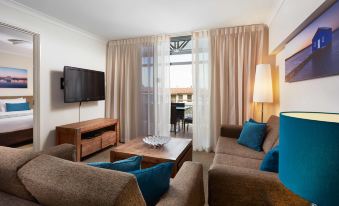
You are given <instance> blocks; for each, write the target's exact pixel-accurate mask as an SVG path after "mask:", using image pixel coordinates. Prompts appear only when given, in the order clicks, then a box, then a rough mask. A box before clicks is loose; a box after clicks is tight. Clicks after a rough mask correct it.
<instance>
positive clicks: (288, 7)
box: [269, 0, 326, 53]
mask: <svg viewBox="0 0 339 206" xmlns="http://www.w3.org/2000/svg"><path fill="white" fill-rule="evenodd" d="M325 1H326V0H298V1H296V0H283V3H282V4H281V6H280V8H279V10H278V12H277V13H276V14H275V17H274V18H273V19H272V21H271V22H270V24H269V52H270V53H275V52H276V51H277V49H279V48H281V46H283V44H285V43H286V39H287V38H288V37H289V35H291V34H292V33H293V32H294V31H295V30H296V29H297V28H298V27H299V26H300V25H301V24H303V23H304V21H305V20H306V19H307V18H308V17H309V16H310V15H311V14H312V13H313V12H314V11H315V10H316V9H317V8H318V7H319V6H320V5H321V4H323V3H324V2H325Z"/></svg>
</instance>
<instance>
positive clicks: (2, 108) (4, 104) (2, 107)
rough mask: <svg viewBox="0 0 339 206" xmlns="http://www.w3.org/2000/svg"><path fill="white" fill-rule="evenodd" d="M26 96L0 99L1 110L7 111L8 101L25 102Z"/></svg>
mask: <svg viewBox="0 0 339 206" xmlns="http://www.w3.org/2000/svg"><path fill="white" fill-rule="evenodd" d="M25 102H26V99H25V98H17V99H0V112H6V103H25Z"/></svg>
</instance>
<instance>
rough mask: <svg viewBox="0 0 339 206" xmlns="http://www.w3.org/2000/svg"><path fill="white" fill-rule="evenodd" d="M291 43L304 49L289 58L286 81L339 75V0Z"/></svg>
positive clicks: (286, 60)
mask: <svg viewBox="0 0 339 206" xmlns="http://www.w3.org/2000/svg"><path fill="white" fill-rule="evenodd" d="M291 42H293V43H294V44H298V45H302V48H301V49H300V50H297V51H296V52H295V53H294V54H293V55H292V56H290V57H288V58H287V59H285V81H286V82H296V81H303V80H309V79H315V78H321V77H327V76H332V75H339V2H338V1H337V2H336V3H334V4H333V5H332V6H331V7H329V8H328V9H327V10H326V11H325V12H323V13H322V14H321V15H320V16H318V17H317V18H316V19H315V20H314V21H313V22H312V23H310V24H309V25H308V26H307V27H306V28H304V29H303V30H302V31H301V32H300V33H299V34H298V35H297V36H295V37H294V38H293V39H292V40H291ZM291 42H290V43H291Z"/></svg>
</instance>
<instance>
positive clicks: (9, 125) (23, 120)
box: [0, 97, 33, 146]
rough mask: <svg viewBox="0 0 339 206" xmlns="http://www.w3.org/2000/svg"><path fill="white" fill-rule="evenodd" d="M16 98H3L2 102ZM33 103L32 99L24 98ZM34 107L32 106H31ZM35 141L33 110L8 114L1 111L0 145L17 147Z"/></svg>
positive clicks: (0, 99)
mask: <svg viewBox="0 0 339 206" xmlns="http://www.w3.org/2000/svg"><path fill="white" fill-rule="evenodd" d="M7 99H16V97H11V98H9V97H1V98H0V107H1V101H4V100H7ZM24 99H25V101H27V102H29V103H30V105H31V103H32V100H33V98H32V97H24ZM31 107H32V106H31ZM0 109H1V108H0ZM32 141H33V110H32V109H31V110H25V111H15V112H6V111H3V110H2V111H0V145H1V146H15V145H19V144H24V143H29V142H32Z"/></svg>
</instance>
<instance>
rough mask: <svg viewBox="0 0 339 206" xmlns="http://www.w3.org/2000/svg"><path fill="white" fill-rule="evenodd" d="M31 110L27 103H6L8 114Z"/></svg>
mask: <svg viewBox="0 0 339 206" xmlns="http://www.w3.org/2000/svg"><path fill="white" fill-rule="evenodd" d="M26 110H30V108H29V104H28V103H27V102H25V103H6V111H7V112H16V111H26Z"/></svg>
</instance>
